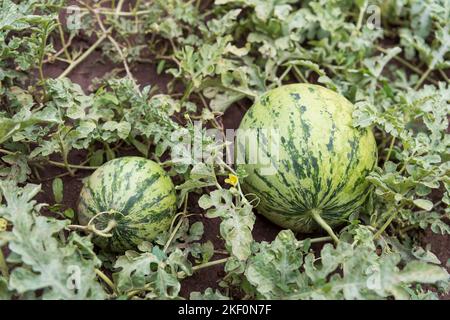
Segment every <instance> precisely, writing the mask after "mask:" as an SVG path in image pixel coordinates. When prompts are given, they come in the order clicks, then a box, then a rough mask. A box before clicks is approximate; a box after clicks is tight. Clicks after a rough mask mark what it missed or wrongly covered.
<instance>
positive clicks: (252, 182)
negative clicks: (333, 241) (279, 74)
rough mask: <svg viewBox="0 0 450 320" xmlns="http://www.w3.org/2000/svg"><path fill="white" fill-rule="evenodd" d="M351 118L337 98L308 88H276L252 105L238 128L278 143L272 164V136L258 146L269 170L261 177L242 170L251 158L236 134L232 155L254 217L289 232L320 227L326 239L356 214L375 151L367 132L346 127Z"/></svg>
mask: <svg viewBox="0 0 450 320" xmlns="http://www.w3.org/2000/svg"><path fill="white" fill-rule="evenodd" d="M352 113H353V105H352V104H351V103H350V102H349V101H348V100H346V99H345V98H344V97H342V96H341V95H339V94H337V93H335V92H333V91H331V90H328V89H326V88H323V87H321V86H317V85H310V84H292V85H286V86H282V87H280V88H277V89H274V90H271V91H269V92H267V93H266V94H264V95H263V96H262V97H261V98H260V99H259V100H258V101H256V102H255V104H254V105H253V106H252V107H251V108H250V109H249V111H248V112H247V114H246V115H245V116H244V118H243V120H242V122H241V124H240V127H239V129H240V130H248V129H256V130H263V129H265V130H267V129H270V128H272V129H275V130H277V132H278V134H279V137H280V143H279V150H278V157H277V156H276V155H275V152H274V151H273V150H268V145H269V144H270V139H273V137H265V139H266V140H267V141H268V142H267V143H266V145H263V146H260V147H261V149H260V152H262V154H263V155H266V156H268V157H270V158H271V164H272V166H273V167H274V168H275V173H274V174H271V175H264V174H263V172H262V171H261V169H262V168H267V167H268V166H267V165H264V164H258V163H249V162H250V161H249V159H251V158H252V156H250V154H249V150H248V148H247V149H246V148H244V146H245V144H244V143H242V141H240V133H239V132H238V134H237V139H238V140H237V141H238V143H237V153H236V156H237V158H238V159H239V157H240V156H239V153H241V154H244V155H245V157H243V158H242V159H245V163H244V164H242V167H243V169H245V171H246V172H247V174H248V176H247V177H246V178H245V179H244V180H243V181H242V187H243V189H244V191H245V192H249V193H250V192H251V193H254V194H256V195H257V196H259V198H260V202H259V205H258V207H257V210H258V212H259V213H261V214H263V215H265V216H266V217H267V218H268V219H269V220H271V221H273V222H274V223H276V224H278V225H280V226H282V227H285V228H290V229H293V230H295V231H300V232H312V231H315V230H317V229H318V228H319V226H321V227H323V228H325V229H327V231H328V232H330V228H329V227H328V225H330V226H331V227H334V226H337V225H339V224H342V223H343V222H344V221H345V220H346V218H347V217H348V216H349V215H350V214H351V213H353V212H355V211H357V210H358V209H359V208H360V207H361V205H362V204H363V203H364V201H365V199H366V197H367V195H368V194H369V193H370V191H371V188H370V185H369V183H368V182H367V181H366V179H365V177H366V176H367V174H368V173H369V172H370V171H371V170H372V169H373V168H374V166H375V165H376V162H377V147H376V142H375V138H374V136H373V133H372V131H371V130H370V129H356V128H354V127H353V125H352ZM241 156H242V155H241ZM238 164H239V163H238ZM331 233H332V231H331ZM333 236H334V234H333Z"/></svg>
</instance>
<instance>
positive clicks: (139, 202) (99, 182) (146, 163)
mask: <svg viewBox="0 0 450 320" xmlns="http://www.w3.org/2000/svg"><path fill="white" fill-rule="evenodd" d="M175 210H176V196H175V188H174V186H173V183H172V181H171V179H170V177H169V176H168V175H167V174H166V172H165V171H164V170H163V169H162V168H161V166H160V165H159V164H157V163H156V162H153V161H151V160H148V159H145V158H141V157H123V158H117V159H114V160H111V161H109V162H107V163H105V164H104V165H102V166H101V167H100V168H98V169H97V170H96V171H95V172H94V173H93V174H92V175H91V176H90V177H89V178H88V180H87V181H86V183H85V184H84V186H83V188H82V190H81V195H80V203H79V207H78V219H79V222H80V223H81V224H82V225H86V224H87V223H88V222H89V220H90V219H91V218H92V217H94V216H95V215H97V214H99V213H101V212H108V211H111V212H112V213H102V214H100V215H98V216H97V217H96V218H95V220H94V223H95V227H96V228H97V229H98V230H102V229H105V228H106V227H107V226H108V223H109V222H110V221H112V220H113V221H115V225H116V226H115V227H114V228H113V229H112V230H111V232H110V233H111V234H112V237H110V238H105V237H95V238H94V242H95V243H96V244H97V245H98V246H100V247H102V248H104V249H106V250H109V251H112V252H123V251H125V250H128V249H132V248H135V247H136V246H137V245H138V244H139V243H141V242H142V241H144V240H147V241H149V240H153V239H154V238H155V237H156V236H157V235H158V234H159V233H160V232H162V231H166V230H167V229H168V228H169V226H170V223H171V220H172V218H173V216H174V213H175Z"/></svg>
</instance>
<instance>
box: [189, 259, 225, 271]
mask: <svg viewBox="0 0 450 320" xmlns="http://www.w3.org/2000/svg"><path fill="white" fill-rule="evenodd" d="M228 259H230V257H227V258H223V259H218V260H214V261H209V262H206V263H202V264H199V265H196V266H193V267H192V271H198V270H201V269H204V268H208V267H212V266H215V265H218V264H222V263H225V262H227V261H228Z"/></svg>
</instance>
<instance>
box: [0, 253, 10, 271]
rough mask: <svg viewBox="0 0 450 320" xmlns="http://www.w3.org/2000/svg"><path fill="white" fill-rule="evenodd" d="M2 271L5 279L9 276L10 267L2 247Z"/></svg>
mask: <svg viewBox="0 0 450 320" xmlns="http://www.w3.org/2000/svg"><path fill="white" fill-rule="evenodd" d="M0 271H1V273H2V276H3V277H4V278H5V279H8V278H9V269H8V265H7V264H6V260H5V256H4V255H3V251H2V248H1V247H0Z"/></svg>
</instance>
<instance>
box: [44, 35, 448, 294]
mask: <svg viewBox="0 0 450 320" xmlns="http://www.w3.org/2000/svg"><path fill="white" fill-rule="evenodd" d="M92 43H93V39H90V38H87V39H84V40H82V41H79V43H77V45H80V46H84V47H85V48H86V47H89V46H90V45H92ZM101 58H102V57H101V53H100V51H98V50H97V51H95V52H93V53H92V54H91V55H90V56H89V57H88V58H87V59H86V60H85V61H84V62H83V63H82V64H80V65H79V66H78V67H77V68H75V69H74V70H73V71H72V72H71V73H70V75H69V78H70V79H71V80H72V81H73V82H75V83H78V84H79V85H80V86H81V87H82V88H83V89H84V90H85V92H87V93H88V92H90V90H91V89H92V88H90V85H91V83H92V80H94V79H95V78H99V77H101V76H103V75H105V74H106V73H108V72H111V71H112V70H113V69H114V68H117V67H120V66H115V65H113V64H111V63H102V62H101ZM64 68H65V65H64V64H63V63H54V64H47V65H46V69H45V75H46V76H47V77H57V76H58V75H59V74H60V73H62V72H63V70H64ZM132 73H133V75H134V76H135V78H136V79H137V80H138V82H139V83H140V84H142V85H148V84H150V85H151V86H158V87H159V88H160V89H161V90H162V91H165V90H166V84H167V83H168V81H169V80H170V78H169V76H167V75H157V74H156V65H155V64H150V63H146V64H138V65H136V66H135V67H134V68H133V69H132ZM249 104H250V103H249V102H248V101H247V102H246V103H243V104H241V105H237V104H235V105H233V106H232V107H230V108H229V109H228V110H227V111H226V112H225V114H224V115H223V117H222V121H223V124H224V127H225V128H227V129H228V128H230V129H236V128H237V127H238V126H239V123H240V121H241V119H242V116H243V115H244V113H245V111H246V108H247V107H248V106H249ZM126 154H129V152H127V153H126ZM122 155H123V154H122ZM84 159H85V152H84V151H74V152H71V153H70V157H69V161H70V163H73V164H78V163H80V162H82V161H83V160H84ZM53 160H60V159H58V157H57V156H56V157H54V159H53ZM39 173H40V174H41V178H42V179H43V181H42V182H41V183H42V192H41V193H40V194H39V195H38V196H37V197H36V198H37V200H38V201H40V202H45V203H48V204H53V203H54V199H53V192H52V189H51V185H52V178H53V177H55V176H57V175H60V174H63V173H65V170H64V169H60V168H56V167H53V166H46V167H45V168H44V170H40V172H39ZM90 173H91V172H90V171H83V170H79V171H77V172H76V174H75V176H74V177H71V176H69V175H65V176H63V177H62V179H63V182H64V198H63V205H64V206H66V207H68V208H76V207H77V202H78V197H79V193H80V190H81V186H82V179H83V178H84V177H86V176H88V175H89V174H90ZM197 200H198V198H197V199H196V197H195V196H194V197H191V199H190V201H189V212H198V213H200V212H201V209H200V208H198V206H197ZM190 219H191V222H193V221H196V220H201V221H202V222H203V224H204V226H205V234H204V237H203V240H202V241H206V240H210V241H212V242H213V244H214V246H215V249H216V250H223V249H224V243H223V241H222V240H221V239H220V237H219V235H220V232H219V223H220V221H219V219H208V218H206V217H202V216H199V215H196V216H193V217H191V218H190ZM280 230H281V229H280V228H279V227H277V226H276V225H274V224H272V223H270V222H269V221H268V220H266V219H265V218H264V217H262V216H260V215H257V218H256V224H255V227H254V230H253V235H254V238H255V239H256V240H257V241H272V240H273V239H274V238H275V237H276V235H277V234H278V232H279V231H280ZM308 236H312V235H301V234H300V235H298V237H299V239H301V238H305V237H308ZM316 236H319V235H316ZM421 240H422V242H423V244H424V245H429V246H430V249H431V251H432V252H433V253H435V254H436V255H437V257H438V258H439V260H440V261H441V262H442V265H445V264H446V263H447V260H448V259H449V258H450V237H449V236H439V235H436V234H433V233H432V232H431V231H426V232H423V235H422V236H421ZM319 248H320V247H319ZM220 258H223V256H221V255H219V254H216V255H215V256H214V257H213V258H212V259H220ZM447 268H448V266H447ZM448 269H449V271H450V268H448ZM223 276H224V271H223V265H219V266H214V267H210V268H205V269H202V270H199V271H198V272H196V273H195V274H194V275H193V276H191V277H189V278H187V279H186V280H184V281H183V283H182V290H181V295H182V296H184V297H186V298H188V297H189V293H190V292H192V291H204V290H205V289H206V288H208V287H212V288H219V286H218V282H219V281H220V279H221V278H222V277H223ZM441 298H442V299H450V295H447V296H443V297H441Z"/></svg>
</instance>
